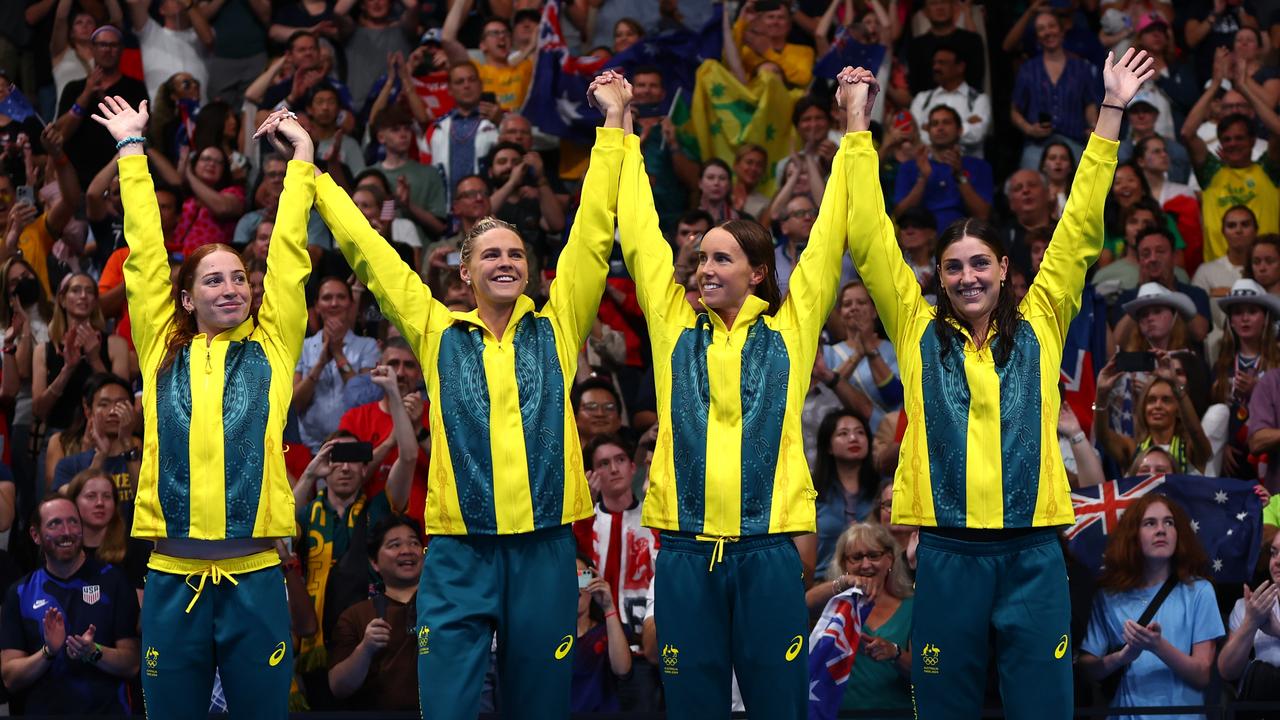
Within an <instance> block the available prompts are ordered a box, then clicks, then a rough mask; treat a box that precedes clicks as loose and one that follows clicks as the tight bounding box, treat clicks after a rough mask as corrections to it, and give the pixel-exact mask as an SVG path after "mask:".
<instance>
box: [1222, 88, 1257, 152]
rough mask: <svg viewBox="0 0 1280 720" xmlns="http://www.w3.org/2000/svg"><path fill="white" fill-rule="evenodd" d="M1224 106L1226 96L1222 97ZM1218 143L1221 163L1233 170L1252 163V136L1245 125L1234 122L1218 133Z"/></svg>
mask: <svg viewBox="0 0 1280 720" xmlns="http://www.w3.org/2000/svg"><path fill="white" fill-rule="evenodd" d="M1222 100H1223V104H1224V105H1225V104H1226V101H1227V96H1225V95H1224V96H1223V99H1222ZM1218 142H1219V143H1221V146H1222V147H1221V149H1220V150H1219V154H1220V155H1221V156H1222V161H1223V162H1224V163H1226V164H1227V165H1229V166H1231V167H1233V168H1243V167H1248V166H1249V165H1250V164H1251V163H1252V162H1253V142H1254V134H1253V133H1252V132H1250V130H1249V127H1248V125H1247V124H1246V123H1242V122H1235V123H1231V124H1230V125H1228V126H1227V127H1226V128H1225V129H1223V130H1220V131H1218Z"/></svg>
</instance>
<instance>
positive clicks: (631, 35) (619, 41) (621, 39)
mask: <svg viewBox="0 0 1280 720" xmlns="http://www.w3.org/2000/svg"><path fill="white" fill-rule="evenodd" d="M639 40H640V33H639V32H637V31H636V27H635V25H633V24H631V23H630V22H628V21H627V20H619V21H618V22H617V23H615V24H614V26H613V52H614V53H615V54H616V53H620V52H622V51H623V50H626V49H627V48H629V47H631V46H632V45H635V44H636V43H637V42H638V41H639Z"/></svg>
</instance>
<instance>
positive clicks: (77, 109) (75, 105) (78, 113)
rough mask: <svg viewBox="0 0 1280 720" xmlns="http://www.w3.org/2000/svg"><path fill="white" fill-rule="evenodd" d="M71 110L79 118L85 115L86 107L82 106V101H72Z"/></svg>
mask: <svg viewBox="0 0 1280 720" xmlns="http://www.w3.org/2000/svg"><path fill="white" fill-rule="evenodd" d="M70 112H71V114H72V115H75V116H76V117H78V118H82V117H84V108H82V107H80V103H71V111H70Z"/></svg>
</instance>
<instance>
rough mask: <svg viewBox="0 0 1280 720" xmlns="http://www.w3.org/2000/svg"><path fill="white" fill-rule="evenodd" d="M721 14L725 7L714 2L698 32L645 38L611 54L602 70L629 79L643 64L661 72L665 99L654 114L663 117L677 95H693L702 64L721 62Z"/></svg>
mask: <svg viewBox="0 0 1280 720" xmlns="http://www.w3.org/2000/svg"><path fill="white" fill-rule="evenodd" d="M723 14H724V4H723V3H716V4H715V5H713V6H711V18H710V19H708V20H707V22H706V23H705V24H704V25H703V26H702V29H701V30H698V31H697V32H694V31H692V30H685V29H679V30H668V31H666V32H663V33H659V34H657V35H653V36H649V37H645V38H644V39H642V40H640V41H638V42H637V43H636V44H635V45H632V46H631V47H629V48H627V49H626V50H623V51H622V52H620V53H618V54H617V55H614V56H613V58H612V59H610V60H609V62H607V63H605V65H604V67H605V69H609V70H611V69H614V68H617V69H620V70H621V71H622V74H623V75H625V76H626V77H627V78H628V79H630V78H631V75H632V73H633V72H634V71H635V69H636V68H639V67H642V66H645V65H651V66H653V67H656V68H658V69H659V70H661V71H662V89H663V90H664V91H666V97H665V98H664V99H663V101H662V103H661V105H660V106H659V107H657V108H655V109H654V113H655V114H659V115H665V114H667V111H668V110H669V109H670V108H671V102H672V100H673V99H674V98H675V97H676V95H677V93H678V94H680V95H682V96H684V97H686V98H687V97H689V96H690V94H691V93H692V92H693V83H694V80H695V79H696V74H697V71H698V66H699V65H701V64H702V61H703V60H719V59H720V54H721V52H722V51H723V49H724V48H723V45H724V33H723V32H722V30H721V27H720V23H721V18H722V16H723ZM642 110H643V109H642Z"/></svg>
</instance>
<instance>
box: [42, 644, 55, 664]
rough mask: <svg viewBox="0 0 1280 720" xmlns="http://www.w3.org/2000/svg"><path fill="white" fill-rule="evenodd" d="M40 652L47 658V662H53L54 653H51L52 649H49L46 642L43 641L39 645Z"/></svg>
mask: <svg viewBox="0 0 1280 720" xmlns="http://www.w3.org/2000/svg"><path fill="white" fill-rule="evenodd" d="M40 654H41V655H42V656H44V659H45V660H48V661H49V662H53V658H54V654H53V651H52V650H50V649H49V644H48V643H45V644H44V645H41V646H40Z"/></svg>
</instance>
